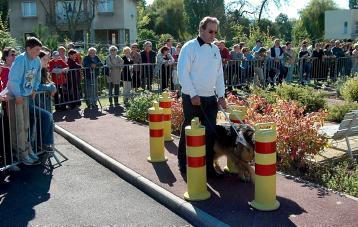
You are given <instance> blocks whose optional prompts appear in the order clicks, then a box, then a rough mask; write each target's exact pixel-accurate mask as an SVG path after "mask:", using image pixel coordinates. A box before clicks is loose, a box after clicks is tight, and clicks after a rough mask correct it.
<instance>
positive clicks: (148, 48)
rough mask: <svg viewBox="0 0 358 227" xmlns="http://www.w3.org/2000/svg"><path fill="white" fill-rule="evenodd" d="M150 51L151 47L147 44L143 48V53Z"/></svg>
mask: <svg viewBox="0 0 358 227" xmlns="http://www.w3.org/2000/svg"><path fill="white" fill-rule="evenodd" d="M151 50H152V45H151V44H147V45H146V46H145V51H147V52H149V51H151Z"/></svg>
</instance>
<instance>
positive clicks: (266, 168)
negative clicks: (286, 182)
mask: <svg viewBox="0 0 358 227" xmlns="http://www.w3.org/2000/svg"><path fill="white" fill-rule="evenodd" d="M255 174H256V175H259V176H273V175H275V174H276V164H272V165H260V164H255Z"/></svg>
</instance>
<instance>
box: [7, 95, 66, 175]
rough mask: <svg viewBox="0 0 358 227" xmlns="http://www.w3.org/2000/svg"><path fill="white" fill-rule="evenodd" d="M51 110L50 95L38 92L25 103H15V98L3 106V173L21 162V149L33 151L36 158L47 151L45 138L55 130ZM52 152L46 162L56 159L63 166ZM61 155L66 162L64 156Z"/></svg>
mask: <svg viewBox="0 0 358 227" xmlns="http://www.w3.org/2000/svg"><path fill="white" fill-rule="evenodd" d="M26 106H28V108H26ZM51 109H52V107H51V99H50V94H48V93H47V92H38V93H36V96H35V97H34V98H32V97H24V103H23V104H16V103H15V98H13V97H10V98H7V100H5V101H2V102H1V103H0V132H1V135H0V150H1V152H0V172H2V171H5V170H7V169H9V168H11V167H13V166H15V165H18V164H19V163H20V162H21V159H20V152H21V150H27V151H29V150H30V149H31V150H32V151H33V152H34V153H35V154H36V155H41V154H43V153H46V152H47V151H46V149H45V148H44V145H45V144H44V140H45V139H44V138H45V136H50V135H51V134H50V133H49V132H50V131H49V130H51V132H53V127H54V125H53V119H52V113H51ZM19 113H20V114H19ZM49 140H52V142H51V143H52V144H48V145H51V146H52V148H53V149H54V150H53V152H57V150H55V147H54V144H53V138H52V139H47V141H49ZM53 152H52V154H51V155H48V157H47V158H48V159H47V160H49V158H51V157H54V158H55V160H56V161H57V163H58V164H59V165H61V162H60V161H59V160H58V158H57V156H56V155H55V154H54V153H53ZM60 155H61V156H62V157H64V158H65V159H67V158H66V157H65V156H64V155H63V154H62V153H60ZM49 161H50V160H49Z"/></svg>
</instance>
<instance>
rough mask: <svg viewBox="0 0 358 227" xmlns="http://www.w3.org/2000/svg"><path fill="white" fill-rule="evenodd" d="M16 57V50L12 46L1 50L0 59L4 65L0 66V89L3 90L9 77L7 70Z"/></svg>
mask: <svg viewBox="0 0 358 227" xmlns="http://www.w3.org/2000/svg"><path fill="white" fill-rule="evenodd" d="M15 57H16V51H15V50H14V49H12V48H5V49H4V50H3V51H2V57H1V60H2V61H3V62H4V65H1V67H0V91H2V90H4V89H5V88H6V85H7V81H8V79H9V72H10V68H11V65H12V63H13V62H14V60H15Z"/></svg>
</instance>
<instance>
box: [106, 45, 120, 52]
mask: <svg viewBox="0 0 358 227" xmlns="http://www.w3.org/2000/svg"><path fill="white" fill-rule="evenodd" d="M108 50H109V52H111V50H116V51H118V48H117V47H116V46H115V45H112V46H110V47H109V49H108Z"/></svg>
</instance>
